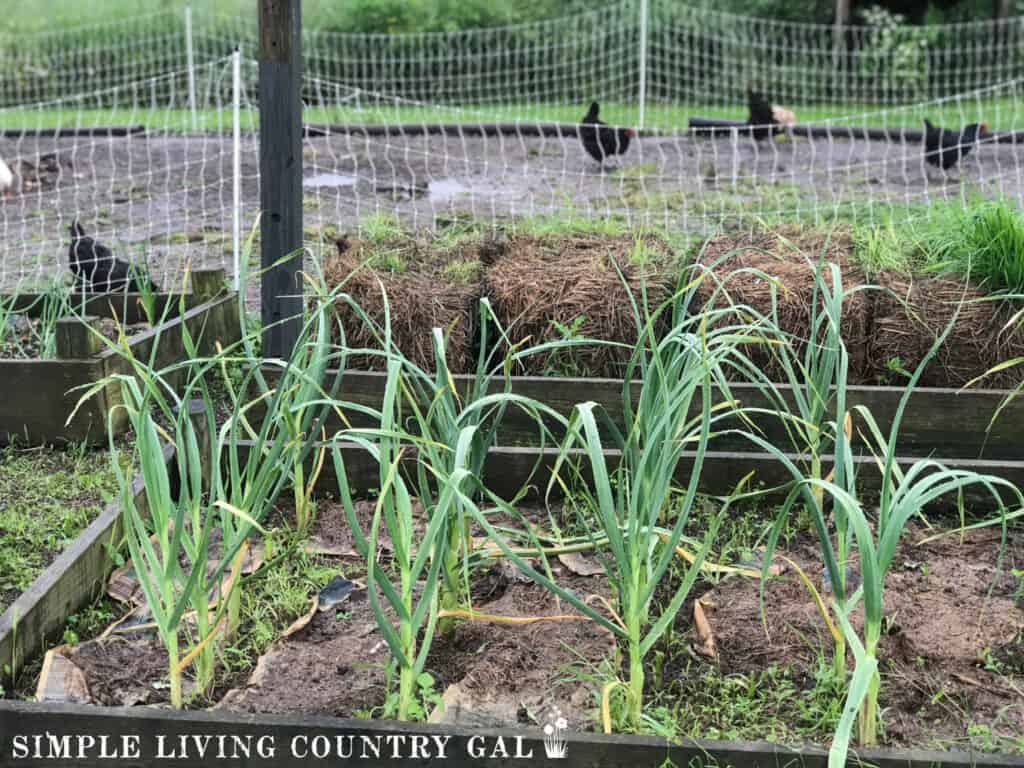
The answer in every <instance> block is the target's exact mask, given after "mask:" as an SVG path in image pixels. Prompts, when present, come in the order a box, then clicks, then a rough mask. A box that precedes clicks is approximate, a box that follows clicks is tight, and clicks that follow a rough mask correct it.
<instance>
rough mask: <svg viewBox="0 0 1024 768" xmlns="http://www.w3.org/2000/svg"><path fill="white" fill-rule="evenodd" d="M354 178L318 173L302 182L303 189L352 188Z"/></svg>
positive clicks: (354, 181) (338, 174)
mask: <svg viewBox="0 0 1024 768" xmlns="http://www.w3.org/2000/svg"><path fill="white" fill-rule="evenodd" d="M355 185H356V177H355V176H343V175H342V174H340V173H318V174H317V175H316V176H310V177H309V178H307V179H303V180H302V186H304V187H354V186H355Z"/></svg>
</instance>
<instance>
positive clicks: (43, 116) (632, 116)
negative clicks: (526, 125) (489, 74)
mask: <svg viewBox="0 0 1024 768" xmlns="http://www.w3.org/2000/svg"><path fill="white" fill-rule="evenodd" d="M1020 110H1021V107H1020V106H1019V105H1017V104H1016V103H1015V102H1014V100H1012V99H994V100H992V101H990V102H987V103H986V104H984V105H983V106H982V107H980V108H979V107H976V106H973V107H971V108H970V109H968V108H967V107H966V105H958V104H956V103H950V104H943V105H939V106H936V107H935V108H933V109H927V110H922V109H921V108H919V107H913V108H909V109H900V108H890V109H889V110H887V111H880V110H879V108H878V107H877V106H868V105H851V104H844V105H837V106H826V105H815V106H804V107H801V106H796V107H793V111H794V112H795V113H796V116H797V120H798V122H802V123H820V122H822V121H824V120H827V119H830V118H841V117H844V116H847V115H858V116H861V115H862V116H863V117H858V118H856V119H849V120H844V122H843V124H844V125H858V126H861V125H863V126H870V127H899V126H901V125H905V126H907V127H910V128H919V127H920V126H921V119H922V117H924V116H926V115H927V116H928V117H929V118H930V119H931V120H932V121H933V122H935V123H937V124H939V125H950V126H954V125H960V124H962V123H964V122H974V121H975V120H983V121H986V122H988V123H989V126H990V127H991V128H994V129H997V130H998V129H1003V130H1006V129H1010V128H1014V127H1016V126H1017V124H1018V123H1019V122H1020V117H1021V114H1020ZM583 111H584V108H583V107H581V106H580V105H560V104H540V105H505V106H483V107H481V106H473V107H461V108H460V107H446V106H431V107H420V106H398V107H391V106H388V107H372V106H371V107H364V108H356V107H349V106H345V107H310V108H308V109H306V113H305V120H306V122H309V123H374V124H380V123H390V124H397V123H479V122H494V121H498V122H506V121H509V122H511V121H514V120H522V121H528V122H533V121H551V122H562V123H573V122H576V121H577V120H579V119H580V117H582V114H583ZM691 116H700V117H714V118H723V119H728V120H742V119H744V118H745V117H746V108H745V107H743V106H741V105H737V106H735V107H719V106H707V105H704V106H700V105H697V106H687V105H669V104H652V105H650V106H649V107H648V109H647V116H646V120H645V127H646V128H651V129H658V130H666V131H671V130H678V129H683V128H685V127H686V125H687V121H688V119H689V117H691ZM196 117H197V124H198V126H199V129H200V130H203V131H218V132H230V131H231V121H232V116H231V111H230V108H227V109H219V110H199V112H198V113H197V115H196ZM601 117H602V119H603V120H605V121H607V122H609V123H613V124H616V125H636V123H637V118H638V114H637V108H636V105H633V104H615V103H607V104H605V105H603V106H602V110H601ZM258 122H259V120H258V115H257V113H256V111H255V110H253V109H246V110H244V112H243V114H242V127H243V130H247V129H250V128H254V127H255V126H256V125H257V124H258ZM0 124H2V125H3V127H4V128H6V129H19V128H25V129H34V128H56V127H62V126H104V125H138V124H141V125H145V126H147V127H148V128H150V129H165V130H170V131H174V132H188V131H189V130H191V114H190V112H189V111H188V110H185V109H170V110H168V109H83V110H76V109H47V110H17V109H11V110H0Z"/></svg>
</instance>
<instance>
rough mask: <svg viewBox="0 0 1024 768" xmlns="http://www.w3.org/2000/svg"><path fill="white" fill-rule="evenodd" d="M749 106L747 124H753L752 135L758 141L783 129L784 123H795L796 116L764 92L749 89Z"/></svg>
mask: <svg viewBox="0 0 1024 768" xmlns="http://www.w3.org/2000/svg"><path fill="white" fill-rule="evenodd" d="M747 106H748V108H749V112H750V113H749V116H748V117H747V125H749V126H751V131H750V135H751V136H753V137H754V139H755V140H756V141H761V140H763V139H767V138H768V137H769V136H774V135H775V134H777V133H779V132H780V131H781V130H782V126H783V125H793V124H794V123H795V122H796V118H795V116H794V115H793V113H792V112H790V111H789V110H788V109H785V108H784V107H779V106H776V105H775V104H772V103H771V102H770V101H768V99H767V98H765V96H764V94H763V93H760V92H758V91H755V90H752V89H750V88H748V89H747Z"/></svg>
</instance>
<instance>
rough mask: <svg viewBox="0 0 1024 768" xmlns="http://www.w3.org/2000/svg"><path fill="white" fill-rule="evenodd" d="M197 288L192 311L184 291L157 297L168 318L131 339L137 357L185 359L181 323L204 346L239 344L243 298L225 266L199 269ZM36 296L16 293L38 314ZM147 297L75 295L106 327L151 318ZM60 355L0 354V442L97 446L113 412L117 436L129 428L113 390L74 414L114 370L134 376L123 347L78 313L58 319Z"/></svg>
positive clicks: (157, 312) (157, 311)
mask: <svg viewBox="0 0 1024 768" xmlns="http://www.w3.org/2000/svg"><path fill="white" fill-rule="evenodd" d="M192 281H193V293H191V294H187V295H186V297H185V307H186V309H185V312H184V314H181V315H180V316H179V315H178V313H177V307H178V306H179V301H180V296H178V295H175V294H160V295H158V296H156V297H155V305H154V316H155V317H163V316H164V315H163V311H164V308H165V307H168V306H169V307H170V314H169V319H168V320H167V322H165V323H163V324H162V325H161V326H159V327H157V328H149V329H148V330H139V332H137V333H135V334H134V335H132V336H130V337H129V339H128V344H129V345H130V346H131V348H132V351H133V354H134V355H135V357H136V358H138V359H141V360H145V361H147V362H148V361H150V360H152V361H153V364H154V366H155V367H157V368H162V367H164V366H167V365H169V364H171V363H174V362H177V361H180V360H181V359H182V358H183V356H184V354H185V352H184V347H183V340H182V330H181V329H182V327H183V326H184V325H187V326H188V328H189V331H190V333H191V334H192V335H193V337H194V338H196V339H197V340H198V343H199V345H200V349H201V350H203V352H204V353H210V352H212V351H213V349H214V345H215V343H216V342H218V341H219V342H220V343H221V344H223V345H224V346H228V345H230V344H231V343H233V342H235V341H237V340H238V339H239V337H240V334H241V330H240V327H239V319H238V311H239V307H238V297H237V296H235V295H233V294H230V293H227V294H226V293H224V290H223V289H224V284H225V283H224V272H223V270H212V271H207V272H195V273H193V274H192ZM38 298H39V297H37V296H19V297H17V306H16V307H15V309H17V308H18V306H20V307H24V308H25V311H26V313H27V314H28V315H29V317H31V313H32V312H33V311H34V310H33V308H35V307H39V306H40V302H39V301H38ZM140 299H141V297H139V296H136V295H133V294H117V295H114V296H92V297H85V298H77V297H76V299H75V307H76V310H77V309H80V310H81V314H82V316H84V318H85V322H86V323H89V324H92V325H93V326H94V327H95V328H96V329H97V330H99V331H101V332H102V325H103V322H104V320H103V319H104V318H106V319H107V320H110V319H112V318H115V317H116V318H117V320H118V321H119V323H122V324H125V325H127V326H136V327H137V326H138V324H140V323H144V322H145V320H146V317H145V315H144V313H143V311H142V308H141V305H140ZM55 346H56V359H51V360H45V359H0V378H2V379H3V381H4V384H5V397H4V399H3V402H2V403H0V442H4V443H6V442H9V441H11V440H19V441H24V442H27V443H29V444H39V443H55V442H60V443H67V442H71V443H97V442H102V441H104V440H105V439H106V436H107V428H108V421H109V419H110V416H111V414H113V428H114V431H115V434H117V433H120V432H122V431H123V430H124V429H125V427H126V421H125V418H124V415H123V414H122V413H120V412H119V411H120V409H116V408H115V406H116V404H117V402H118V399H117V395H116V393H115V390H114V389H113V388H111V389H109V390H108V391H105V392H102V393H99V394H97V395H96V396H95V397H92V398H90V399H89V400H88V401H87V402H85V403H84V404H83V405H82V406H81V408H79V410H78V412H77V413H76V414H75V417H74V418H73V419H71V421H70V422H68V417H69V416H70V415H71V413H72V411H73V410H74V408H75V405H76V403H77V402H78V400H79V398H80V397H81V396H82V393H83V388H84V387H87V386H89V385H91V384H95V383H96V382H98V381H100V380H102V379H104V378H106V377H108V376H110V375H112V374H115V373H129V372H130V367H129V365H128V364H127V363H126V362H125V360H124V359H123V358H122V356H121V355H119V354H118V352H117V351H116V350H113V349H109V348H106V347H105V346H104V345H103V343H102V341H101V340H100V339H99V338H98V336H97V335H96V334H95V333H93V332H92V331H91V330H90V329H89V328H88V327H87V326H86V325H85V324H84V323H83V321H82V320H80V319H78V318H75V317H72V318H67V319H62V320H58V321H57V323H56V345H55Z"/></svg>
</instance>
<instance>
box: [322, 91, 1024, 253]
mask: <svg viewBox="0 0 1024 768" xmlns="http://www.w3.org/2000/svg"><path fill="white" fill-rule="evenodd" d="M1022 85H1024V83H1022V81H1011V82H1008V83H1004V84H1001V85H998V86H993V87H990V88H986V89H981V90H977V91H974V92H971V93H967V94H962V95H959V96H955V97H949V98H946V99H942V100H938V101H932V102H924V103H921V104H915V105H911V106H902V107H887V108H881V109H878V110H875V111H871V112H864V113H860V114H856V115H851V116H848V117H844V118H841V119H833V120H829V121H825V122H822V123H821V124H819V125H817V126H814V127H813V128H807V127H805V126H797V127H795V128H794V129H793V130H791V131H784V132H782V133H781V134H780V135H779V136H776V137H775V138H764V139H763V140H761V141H758V140H756V139H755V138H754V137H753V136H751V135H750V132H749V131H747V130H745V129H744V127H742V126H740V127H735V128H716V129H713V130H708V131H701V132H697V131H685V130H684V131H678V132H663V133H648V134H642V135H641V136H640V138H639V139H633V140H632V141H631V143H630V145H629V149H628V151H627V152H626V153H625V154H623V155H621V156H619V157H615V158H612V159H610V160H607V161H606V162H605V163H604V165H603V166H602V165H601V164H599V163H598V162H596V161H595V160H594V159H592V158H591V157H590V156H589V155H588V154H587V153H586V152H585V151H584V149H583V147H582V146H581V142H580V139H579V137H578V135H577V133H576V126H575V125H566V126H562V127H559V126H555V125H547V126H545V125H538V124H536V123H533V122H517V123H513V124H505V125H501V126H498V125H495V124H494V123H493V121H492V120H491V117H490V115H489V113H488V112H486V111H481V110H467V109H461V108H455V107H438V106H433V107H431V108H430V109H429V114H430V116H431V117H430V120H429V121H428V120H425V119H420V120H415V119H410V118H409V116H410V115H416V114H425V113H426V112H427V109H426V107H425V105H418V104H416V103H412V102H408V101H406V100H402V99H398V98H396V97H390V96H388V97H386V96H381V95H375V94H371V93H367V92H365V91H361V90H358V89H353V88H350V87H348V86H346V85H344V84H340V83H331V82H328V81H324V80H320V79H316V78H307V80H306V87H305V97H306V99H307V101H310V102H314V103H317V104H320V105H322V106H321V107H320V108H319V109H318V113H319V114H321V115H323V116H327V117H329V116H330V115H331V114H332V111H334V112H336V113H337V115H338V116H339V120H338V121H337V122H335V123H334V124H333V125H332V126H331V128H330V129H329V131H328V132H327V133H328V135H326V136H321V137H318V138H310V139H309V140H308V141H307V146H306V150H305V182H304V183H305V186H306V198H305V201H304V205H305V209H306V223H307V226H309V227H314V228H315V227H317V226H319V227H321V228H325V227H327V228H330V227H334V228H338V227H351V226H352V225H353V223H354V222H359V221H365V220H366V219H367V218H368V217H371V216H375V215H378V214H386V215H392V216H398V217H400V218H402V219H405V220H407V221H409V222H411V223H412V224H414V225H416V226H430V225H433V224H435V223H436V222H437V221H438V220H439V219H441V220H450V219H452V218H454V217H458V216H469V217H473V218H475V219H477V220H483V221H485V222H506V221H509V220H512V219H515V218H517V217H524V216H525V217H538V216H540V217H549V216H555V217H563V218H564V217H579V218H586V219H612V218H614V219H619V220H622V221H624V222H627V223H630V224H633V225H640V226H663V227H667V228H673V229H682V230H684V231H690V232H693V233H704V232H708V231H710V230H713V229H715V228H718V227H722V226H740V225H747V224H750V223H754V222H756V221H759V220H784V219H799V220H801V221H813V222H818V223H821V222H827V221H830V220H835V219H837V218H843V219H852V220H860V221H870V222H880V221H884V220H885V219H886V217H888V216H893V215H898V216H906V215H921V214H924V213H926V212H927V206H928V205H929V204H930V203H932V202H935V201H937V200H943V199H952V200H957V199H966V198H967V197H970V196H973V195H982V196H986V197H997V196H1002V197H1007V198H1010V199H1014V200H1017V201H1022V200H1024V178H1022V160H1024V146H1022V145H1021V144H1020V143H1018V138H1017V136H1016V134H1015V133H1014V132H1013V131H1012V129H1013V128H1015V127H1017V126H1020V125H1022V117H1024V107H1022V106H1021V102H1020V98H1019V97H1020V90H1021V87H1022ZM396 115H398V116H401V117H402V119H401V120H400V121H395V119H394V117H395V116H396ZM342 118H343V120H342ZM580 118H582V110H581V114H580V115H579V116H578V117H577V119H580ZM925 118H929V119H931V120H932V121H933V122H935V123H937V124H939V125H942V126H945V127H947V128H955V129H957V130H958V131H959V129H960V128H961V127H962V126H964V125H968V124H970V123H982V122H986V123H988V125H989V126H990V128H992V129H993V134H992V135H991V136H990V137H989V138H987V139H984V140H982V141H981V142H980V143H978V144H977V145H976V146H972V147H971V150H970V152H969V154H967V156H966V157H965V158H964V159H963V160H962V161H961V162H960V163H958V164H957V165H955V166H954V167H952V168H950V169H948V170H945V171H944V170H943V169H941V168H938V167H933V166H931V165H930V164H928V163H926V162H925V153H924V146H923V137H922V132H923V131H922V128H923V121H924V119H925ZM866 126H874V127H873V128H866ZM1022 138H1024V137H1022Z"/></svg>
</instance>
